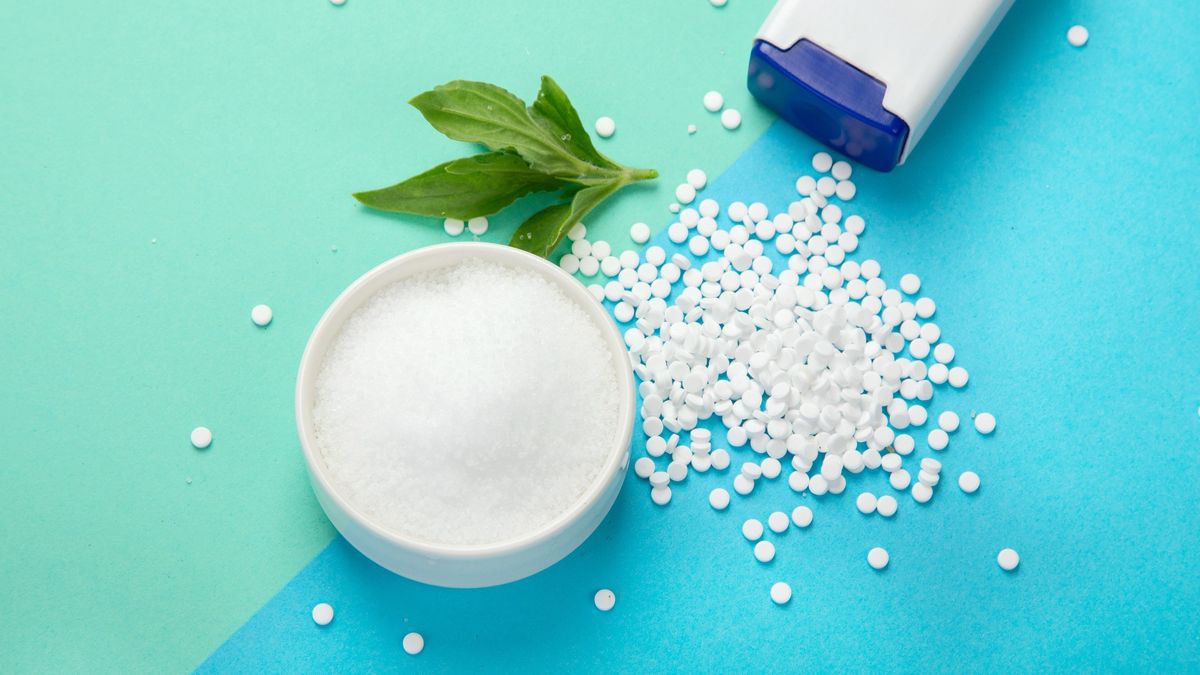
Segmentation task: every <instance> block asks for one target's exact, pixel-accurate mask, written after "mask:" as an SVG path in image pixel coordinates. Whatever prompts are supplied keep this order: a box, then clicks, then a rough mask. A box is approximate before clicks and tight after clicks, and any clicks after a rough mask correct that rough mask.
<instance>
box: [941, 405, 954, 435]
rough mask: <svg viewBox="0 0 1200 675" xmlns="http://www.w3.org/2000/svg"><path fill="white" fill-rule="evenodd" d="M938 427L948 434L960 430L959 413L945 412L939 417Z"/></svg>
mask: <svg viewBox="0 0 1200 675" xmlns="http://www.w3.org/2000/svg"><path fill="white" fill-rule="evenodd" d="M938 426H939V427H941V428H942V430H943V431H946V432H947V433H949V432H951V431H955V430H957V429H958V413H956V412H954V411H953V410H946V411H943V412H942V414H940V415H938Z"/></svg>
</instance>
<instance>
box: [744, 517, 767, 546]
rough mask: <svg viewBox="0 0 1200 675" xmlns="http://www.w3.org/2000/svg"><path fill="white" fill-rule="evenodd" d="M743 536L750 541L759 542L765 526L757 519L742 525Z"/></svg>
mask: <svg viewBox="0 0 1200 675" xmlns="http://www.w3.org/2000/svg"><path fill="white" fill-rule="evenodd" d="M742 536H743V537H745V538H746V539H747V540H748V541H758V540H759V539H762V536H763V524H762V523H761V522H760V521H758V520H757V519H755V518H751V519H749V520H747V521H746V522H744V523H742Z"/></svg>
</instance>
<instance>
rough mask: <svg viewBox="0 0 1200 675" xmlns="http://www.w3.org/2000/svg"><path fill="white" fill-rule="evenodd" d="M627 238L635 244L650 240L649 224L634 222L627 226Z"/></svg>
mask: <svg viewBox="0 0 1200 675" xmlns="http://www.w3.org/2000/svg"><path fill="white" fill-rule="evenodd" d="M629 238H630V239H632V240H633V241H634V243H635V244H644V243H646V242H648V241H650V226H649V225H647V224H645V223H634V224H633V225H632V226H631V227H630V228H629ZM622 264H623V263H622Z"/></svg>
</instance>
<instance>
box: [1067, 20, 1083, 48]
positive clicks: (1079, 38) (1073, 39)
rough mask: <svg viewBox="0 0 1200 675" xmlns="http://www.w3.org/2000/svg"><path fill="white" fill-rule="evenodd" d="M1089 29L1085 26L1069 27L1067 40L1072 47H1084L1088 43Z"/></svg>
mask: <svg viewBox="0 0 1200 675" xmlns="http://www.w3.org/2000/svg"><path fill="white" fill-rule="evenodd" d="M1087 41H1088V29H1087V28H1086V27H1085V26H1079V25H1075V26H1071V27H1070V28H1068V29H1067V42H1068V43H1069V44H1070V45H1071V46H1072V47H1082V46H1084V45H1086V44H1087Z"/></svg>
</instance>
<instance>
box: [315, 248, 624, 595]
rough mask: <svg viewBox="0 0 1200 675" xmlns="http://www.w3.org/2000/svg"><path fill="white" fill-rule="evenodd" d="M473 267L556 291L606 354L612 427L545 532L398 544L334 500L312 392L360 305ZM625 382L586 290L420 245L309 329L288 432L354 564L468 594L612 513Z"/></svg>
mask: <svg viewBox="0 0 1200 675" xmlns="http://www.w3.org/2000/svg"><path fill="white" fill-rule="evenodd" d="M465 258H478V259H480V260H485V261H488V262H493V263H499V264H502V265H507V266H509V267H515V268H521V269H524V270H529V271H532V272H536V273H538V274H540V275H542V276H543V277H545V278H546V279H547V280H549V281H551V282H553V283H554V284H556V285H557V286H558V287H559V288H561V289H562V290H563V292H564V293H566V295H567V297H569V298H571V299H572V300H574V301H575V302H576V303H578V305H579V307H580V308H581V309H582V310H583V311H584V312H585V313H586V314H587V315H588V316H589V317H591V318H592V320H593V321H595V323H596V327H597V328H598V329H599V330H600V333H601V335H602V338H603V340H604V342H605V344H606V345H607V347H608V350H609V352H610V353H611V357H612V361H613V367H614V369H615V370H616V372H617V384H618V386H619V387H620V389H621V392H620V414H619V416H618V419H619V423H618V424H617V426H616V428H614V429H613V430H612V431H613V437H612V449H611V451H610V452H609V456H608V458H607V460H606V461H605V463H604V467H603V468H602V469H601V471H600V474H599V475H598V476H596V479H595V480H594V481H593V482H592V484H591V486H589V487H588V489H587V491H586V492H585V493H584V494H583V496H582V497H581V498H580V499H579V501H578V502H576V503H575V505H574V506H572V507H571V508H570V509H569V510H567V511H566V512H565V513H563V514H561V515H559V517H558V518H555V519H554V520H553V521H552V522H550V523H549V524H548V525H546V526H545V527H543V528H541V529H539V530H537V531H534V532H530V533H528V534H526V535H524V536H522V537H520V538H519V539H515V540H512V541H506V542H502V543H497V544H488V545H483V546H451V545H445V544H431V543H428V542H424V541H418V540H415V539H412V538H410V537H406V536H403V535H400V534H398V533H396V532H393V531H391V530H389V529H388V528H386V527H383V526H382V525H380V524H379V523H376V522H374V521H372V520H371V519H370V518H369V517H367V516H366V515H364V514H363V513H362V512H361V511H359V510H358V509H356V508H355V507H354V506H353V505H352V504H351V503H350V502H349V501H348V500H346V498H345V497H344V496H342V495H341V494H339V493H338V488H337V485H336V484H335V483H334V482H333V481H332V480H331V479H330V477H329V474H328V472H327V469H326V466H325V458H324V457H323V456H322V455H321V451H320V449H319V448H318V447H317V443H316V438H315V435H314V432H313V414H312V410H313V398H314V393H313V388H314V386H315V383H316V379H317V375H318V374H319V373H320V372H321V364H322V362H323V361H324V359H325V352H326V350H327V349H328V348H329V345H330V344H331V343H332V342H333V340H334V339H335V338H336V337H337V335H338V333H339V332H340V331H341V328H342V324H344V323H345V321H346V320H347V319H349V318H350V315H352V314H353V313H354V311H355V310H356V309H358V308H359V307H360V306H361V305H362V304H363V302H365V301H366V300H367V299H368V298H370V297H371V296H372V295H374V294H375V293H376V292H377V291H379V290H380V289H382V288H383V287H385V286H387V285H388V284H391V283H394V282H396V281H399V280H400V279H404V278H406V277H409V276H411V275H413V274H418V273H421V272H427V271H429V270H434V269H438V268H441V267H446V266H449V265H452V264H454V263H456V262H458V261H460V260H463V259H465ZM634 404H635V399H634V385H633V374H632V372H631V371H630V367H629V357H628V355H627V352H626V350H625V344H624V341H623V340H622V337H621V334H620V333H619V332H618V330H617V326H616V324H614V323H613V321H612V319H611V318H609V315H608V312H606V311H605V310H604V308H603V307H602V306H601V305H600V303H598V302H596V300H595V299H594V298H593V297H592V296H591V294H590V293H589V292H588V290H587V289H586V288H584V286H583V285H582V284H580V283H579V281H577V280H576V279H575V278H574V277H572V276H571V275H569V274H567V273H566V272H563V271H562V270H560V269H559V268H558V267H557V266H556V265H554V264H552V263H550V262H547V261H546V260H544V259H542V258H539V257H537V256H535V255H532V254H530V253H526V252H524V251H521V250H519V249H515V248H511V247H508V246H499V245H497V244H484V243H477V242H473V243H456V244H441V245H438V246H430V247H428V248H423V249H419V250H416V251H412V252H411V253H406V254H404V255H401V256H398V257H396V258H392V259H391V260H389V261H387V262H385V263H383V264H382V265H379V266H378V267H376V268H375V269H373V270H371V271H370V272H367V273H366V274H364V275H363V276H361V277H359V279H358V280H357V281H355V282H354V283H353V284H351V285H350V287H349V288H347V289H346V290H345V291H343V292H342V294H341V295H339V296H338V298H337V299H336V300H334V301H333V304H332V305H330V307H329V309H328V310H326V311H325V315H324V316H322V317H321V320H320V322H318V323H317V327H316V328H315V329H314V330H313V333H312V336H311V337H310V338H309V340H308V346H307V347H306V348H305V349H304V356H303V357H301V359H300V372H299V374H298V375H297V378H296V426H297V428H298V430H299V433H300V445H301V446H303V448H304V458H305V460H306V461H307V462H308V473H309V477H310V479H311V481H312V486H313V491H314V492H315V493H316V495H317V500H318V501H319V502H320V503H321V508H323V509H325V514H326V515H328V516H329V520H330V521H332V522H333V525H334V527H336V528H337V529H338V531H339V532H341V533H342V536H343V537H345V538H346V540H347V541H349V542H350V543H351V544H353V545H354V547H355V548H357V549H358V550H359V551H361V552H362V553H363V555H365V556H367V557H368V558H370V559H371V560H374V561H375V562H376V563H379V564H380V565H382V566H383V567H386V568H387V569H389V570H391V571H393V572H395V573H397V574H400V575H403V576H405V577H408V578H410V579H415V580H416V581H422V582H425V583H427V584H435V585H438V586H452V587H457V588H474V587H479V586H494V585H496V584H502V583H506V582H509V581H515V580H517V579H521V578H523V577H527V576H529V575H531V574H533V573H535V572H538V571H540V570H542V569H545V568H546V567H549V566H550V565H552V564H554V563H555V562H558V561H559V560H561V559H562V558H563V557H565V556H566V555H567V554H568V553H570V552H571V551H573V550H575V548H576V547H577V546H579V544H581V543H583V540H584V539H586V538H587V537H588V535H590V534H591V533H592V531H593V530H595V529H596V526H597V525H599V524H600V521H601V520H603V519H604V516H605V515H607V514H608V511H609V509H610V508H612V504H613V501H614V500H615V499H616V498H617V493H618V492H620V490H621V483H622V480H623V478H624V475H625V470H626V468H627V467H628V465H629V441H630V437H631V435H632V433H633V419H634Z"/></svg>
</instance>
